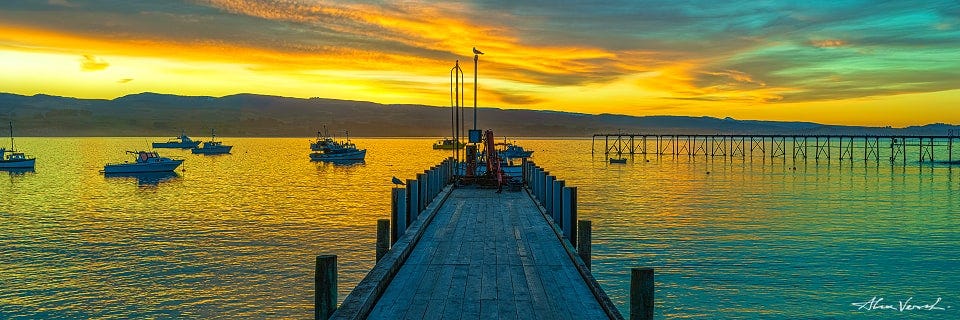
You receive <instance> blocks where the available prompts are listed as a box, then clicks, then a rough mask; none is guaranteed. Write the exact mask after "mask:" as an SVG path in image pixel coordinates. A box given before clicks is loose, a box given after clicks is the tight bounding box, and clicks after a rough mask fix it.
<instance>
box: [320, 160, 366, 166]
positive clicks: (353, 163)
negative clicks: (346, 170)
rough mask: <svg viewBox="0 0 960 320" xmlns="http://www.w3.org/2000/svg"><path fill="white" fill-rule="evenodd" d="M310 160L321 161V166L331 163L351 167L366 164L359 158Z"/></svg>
mask: <svg viewBox="0 0 960 320" xmlns="http://www.w3.org/2000/svg"><path fill="white" fill-rule="evenodd" d="M310 161H312V162H317V163H321V164H322V165H323V166H328V165H333V166H339V167H352V166H362V165H365V164H367V163H366V162H365V161H364V159H359V160H310Z"/></svg>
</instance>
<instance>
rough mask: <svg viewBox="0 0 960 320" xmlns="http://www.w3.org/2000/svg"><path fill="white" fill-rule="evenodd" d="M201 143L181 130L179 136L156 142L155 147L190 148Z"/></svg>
mask: <svg viewBox="0 0 960 320" xmlns="http://www.w3.org/2000/svg"><path fill="white" fill-rule="evenodd" d="M198 145H200V141H194V140H192V139H190V137H188V136H187V134H186V133H184V132H183V131H180V136H179V137H174V138H171V139H170V140H167V142H154V143H153V147H154V148H172V149H190V148H196V147H197V146H198Z"/></svg>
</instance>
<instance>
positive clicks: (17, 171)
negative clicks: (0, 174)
mask: <svg viewBox="0 0 960 320" xmlns="http://www.w3.org/2000/svg"><path fill="white" fill-rule="evenodd" d="M0 171H6V172H7V173H9V174H10V176H23V175H26V174H28V173H35V172H36V171H35V170H34V169H33V168H2V169H0Z"/></svg>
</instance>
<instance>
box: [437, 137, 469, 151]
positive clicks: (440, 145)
mask: <svg viewBox="0 0 960 320" xmlns="http://www.w3.org/2000/svg"><path fill="white" fill-rule="evenodd" d="M464 146H466V144H464V143H463V142H459V141H457V140H455V139H442V140H437V142H434V143H433V149H434V150H453V149H463V147H464Z"/></svg>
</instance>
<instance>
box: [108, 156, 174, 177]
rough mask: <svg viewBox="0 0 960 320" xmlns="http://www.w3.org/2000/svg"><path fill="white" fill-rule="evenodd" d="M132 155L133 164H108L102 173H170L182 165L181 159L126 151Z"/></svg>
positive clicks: (127, 162) (126, 162)
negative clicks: (133, 158)
mask: <svg viewBox="0 0 960 320" xmlns="http://www.w3.org/2000/svg"><path fill="white" fill-rule="evenodd" d="M127 153H129V154H133V155H134V156H135V157H136V159H135V160H134V162H129V161H125V162H122V163H121V162H117V163H108V164H106V165H104V166H103V173H106V174H110V173H142V172H172V171H174V170H176V169H177V167H179V166H180V164H182V163H183V159H171V158H167V157H161V156H160V155H159V154H158V153H157V152H156V151H127Z"/></svg>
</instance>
